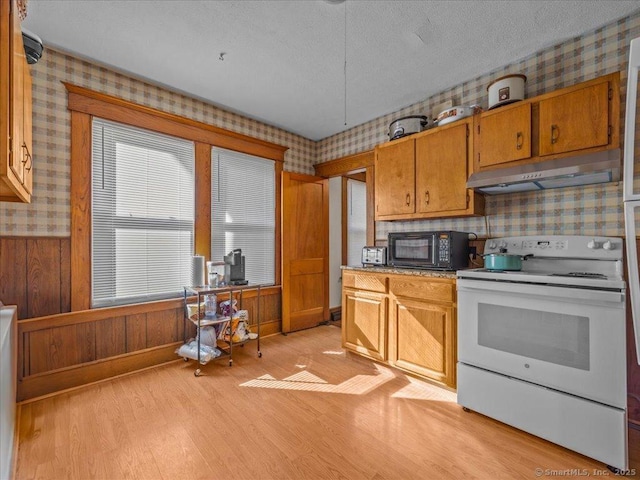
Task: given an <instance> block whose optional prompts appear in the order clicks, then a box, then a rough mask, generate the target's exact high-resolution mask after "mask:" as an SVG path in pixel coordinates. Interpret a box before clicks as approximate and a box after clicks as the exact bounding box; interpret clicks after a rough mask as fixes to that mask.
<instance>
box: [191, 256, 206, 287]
mask: <svg viewBox="0 0 640 480" xmlns="http://www.w3.org/2000/svg"><path fill="white" fill-rule="evenodd" d="M204 284H205V282H204V257H203V256H202V255H194V256H193V257H191V286H193V287H201V286H203V285H204Z"/></svg>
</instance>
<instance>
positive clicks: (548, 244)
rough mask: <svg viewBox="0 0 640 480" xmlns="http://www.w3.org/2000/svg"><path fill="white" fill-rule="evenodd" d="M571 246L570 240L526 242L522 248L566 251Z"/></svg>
mask: <svg viewBox="0 0 640 480" xmlns="http://www.w3.org/2000/svg"><path fill="white" fill-rule="evenodd" d="M568 245H569V241H568V240H553V241H552V240H525V241H524V242H522V248H524V249H525V250H566V249H567V248H569V247H568Z"/></svg>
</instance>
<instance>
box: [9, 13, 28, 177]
mask: <svg viewBox="0 0 640 480" xmlns="http://www.w3.org/2000/svg"><path fill="white" fill-rule="evenodd" d="M11 8H12V9H13V12H12V14H11V22H12V23H11V50H12V53H11V102H10V106H9V114H10V117H11V121H12V124H11V154H10V155H9V168H10V169H11V172H12V173H13V175H14V176H15V178H16V179H17V180H18V182H19V183H20V184H22V183H23V182H24V164H25V162H23V160H24V159H25V155H24V153H25V150H24V148H23V141H24V140H23V124H22V121H23V117H22V115H23V113H24V68H25V67H24V65H25V64H26V57H25V53H24V47H23V44H22V29H21V28H20V18H19V17H18V14H17V13H16V11H15V9H16V8H17V7H16V4H15V2H13V1H12V3H11Z"/></svg>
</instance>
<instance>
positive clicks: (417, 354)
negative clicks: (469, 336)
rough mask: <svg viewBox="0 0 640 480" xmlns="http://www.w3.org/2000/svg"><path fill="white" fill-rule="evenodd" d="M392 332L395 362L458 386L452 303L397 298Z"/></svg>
mask: <svg viewBox="0 0 640 480" xmlns="http://www.w3.org/2000/svg"><path fill="white" fill-rule="evenodd" d="M389 333H390V335H389V337H390V338H389V344H390V345H389V360H390V363H391V364H392V365H394V366H396V367H399V368H403V369H405V370H408V371H410V372H413V373H416V374H418V375H422V376H424V377H427V378H431V379H433V380H436V381H438V382H442V383H444V384H445V385H448V386H450V387H453V388H455V386H456V377H455V368H456V364H455V362H456V357H457V355H456V345H457V343H456V338H455V336H456V329H455V319H454V308H453V306H451V305H449V306H447V305H439V304H431V303H428V302H424V301H419V300H414V299H408V298H404V297H399V298H395V299H394V300H393V303H392V315H391V327H390V332H389Z"/></svg>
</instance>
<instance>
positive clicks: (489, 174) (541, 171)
mask: <svg viewBox="0 0 640 480" xmlns="http://www.w3.org/2000/svg"><path fill="white" fill-rule="evenodd" d="M619 180H620V149H618V148H616V149H613V150H606V151H603V152H596V153H590V154H588V155H581V156H577V157H568V158H559V159H556V160H549V161H546V162H538V163H531V164H528V165H518V166H516V167H508V168H500V169H496V170H489V171H486V172H478V173H474V174H473V175H471V176H470V177H469V180H468V181H467V188H472V189H474V190H476V191H479V192H482V193H486V194H488V195H498V194H501V193H515V192H530V191H533V190H545V189H549V188H561V187H576V186H579V185H590V184H594V183H606V182H617V181H619Z"/></svg>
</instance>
